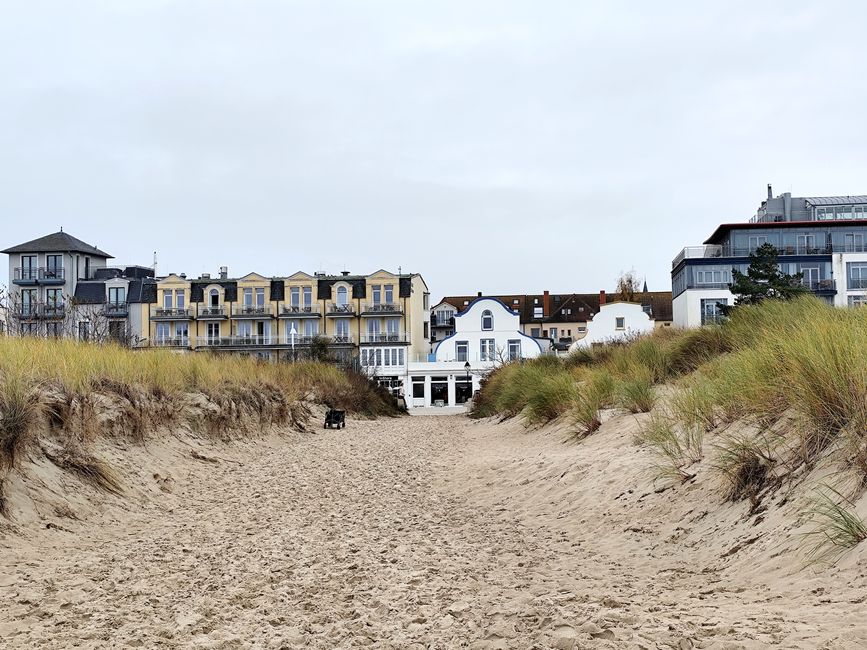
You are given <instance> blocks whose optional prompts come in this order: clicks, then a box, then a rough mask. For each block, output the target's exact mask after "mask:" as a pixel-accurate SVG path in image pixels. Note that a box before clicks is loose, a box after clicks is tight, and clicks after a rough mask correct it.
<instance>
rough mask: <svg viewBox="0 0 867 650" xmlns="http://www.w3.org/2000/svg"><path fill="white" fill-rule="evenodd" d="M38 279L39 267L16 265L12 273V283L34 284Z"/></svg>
mask: <svg viewBox="0 0 867 650" xmlns="http://www.w3.org/2000/svg"><path fill="white" fill-rule="evenodd" d="M38 280H39V269H37V268H36V267H27V266H25V267H20V266H19V267H17V268H16V269H15V270H14V271H13V273H12V282H13V283H14V284H36V282H37V281H38Z"/></svg>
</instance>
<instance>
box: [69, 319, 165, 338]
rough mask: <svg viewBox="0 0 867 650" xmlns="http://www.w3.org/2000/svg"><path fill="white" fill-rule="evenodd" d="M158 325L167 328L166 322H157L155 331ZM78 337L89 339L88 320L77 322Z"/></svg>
mask: <svg viewBox="0 0 867 650" xmlns="http://www.w3.org/2000/svg"><path fill="white" fill-rule="evenodd" d="M160 325H165V326H166V328H168V326H169V324H168V323H157V332H159V329H160ZM78 338H79V340H81V341H89V340H90V321H87V320H83V321H79V322H78Z"/></svg>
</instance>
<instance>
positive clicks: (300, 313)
mask: <svg viewBox="0 0 867 650" xmlns="http://www.w3.org/2000/svg"><path fill="white" fill-rule="evenodd" d="M280 318H319V305H283V306H282V307H281V308H280Z"/></svg>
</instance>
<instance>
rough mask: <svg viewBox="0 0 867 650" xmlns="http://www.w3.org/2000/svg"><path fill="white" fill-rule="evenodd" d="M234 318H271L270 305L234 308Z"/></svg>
mask: <svg viewBox="0 0 867 650" xmlns="http://www.w3.org/2000/svg"><path fill="white" fill-rule="evenodd" d="M232 317H234V318H270V317H271V306H270V305H241V306H237V307H232Z"/></svg>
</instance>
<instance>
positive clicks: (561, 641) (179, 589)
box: [0, 416, 867, 649]
mask: <svg viewBox="0 0 867 650" xmlns="http://www.w3.org/2000/svg"><path fill="white" fill-rule="evenodd" d="M635 426H636V420H635V418H633V417H632V416H618V417H616V418H613V419H609V420H608V421H607V422H606V423H605V425H604V426H603V428H602V430H601V431H600V432H599V433H598V434H597V435H595V436H594V437H592V438H589V439H588V440H585V441H584V442H582V443H580V444H574V443H570V442H567V438H568V436H567V431H566V427H565V425H562V424H559V425H558V424H555V425H554V426H551V427H548V428H545V429H542V430H539V431H534V432H527V431H525V430H524V429H523V427H521V426H520V424H519V423H517V422H510V423H506V424H496V423H494V422H481V423H476V422H472V421H470V420H468V419H466V418H463V417H412V418H410V417H406V418H400V419H395V420H384V421H375V422H364V421H349V423H348V425H347V428H346V429H345V430H340V431H322V430H312V431H311V432H309V433H306V434H286V435H268V436H265V437H263V438H262V439H261V440H256V441H253V442H249V443H244V444H240V443H235V444H232V445H215V444H212V443H208V444H204V443H202V442H201V441H196V440H194V439H191V438H185V437H184V436H178V437H177V438H176V439H170V440H165V441H160V442H159V443H157V442H152V443H150V444H149V445H148V447H147V449H141V448H140V447H135V446H128V447H106V448H105V449H103V450H102V451H103V454H104V455H107V456H109V457H110V458H111V459H113V462H114V463H115V464H116V465H117V466H119V467H120V468H121V470H122V475H123V477H124V480H125V482H126V483H127V485H128V488H127V491H126V494H125V495H124V496H123V497H115V496H111V495H106V494H104V493H100V492H98V491H97V490H95V489H94V488H91V487H88V486H85V485H83V484H81V483H80V482H77V481H76V480H75V479H73V478H70V477H67V476H63V475H61V474H59V473H58V472H56V471H54V470H52V469H51V467H49V466H47V465H45V464H44V463H43V464H41V465H36V466H31V467H30V468H29V470H28V471H27V472H26V473H27V476H26V477H25V478H23V479H19V480H18V482H17V483H16V484H15V485H13V486H12V487H13V488H14V490H15V491H16V494H18V496H17V497H16V498H17V501H16V510H15V513H14V515H15V517H16V522H17V523H16V526H15V528H14V529H12V530H7V531H6V532H5V533H4V534H3V537H2V538H0V639H2V644H0V645H2V646H3V647H6V648H43V647H44V648H67V647H70V648H71V647H77V648H125V647H142V648H342V647H347V648H348V647H376V648H462V647H469V648H677V649H687V648H719V649H723V648H731V649H734V648H764V647H782V648H862V647H865V646H867V621H865V617H864V616H863V614H864V613H865V612H867V607H865V604H864V602H863V601H864V600H865V596H867V591H865V587H867V579H865V570H864V568H863V567H864V566H865V563H864V562H863V559H864V555H863V550H862V549H856V550H855V551H852V552H850V554H848V555H847V556H846V557H844V558H843V560H841V561H840V563H839V564H838V565H837V566H835V567H832V568H822V569H821V570H819V569H815V568H809V567H808V568H804V567H803V563H802V562H801V560H800V559H799V558H798V556H797V548H798V547H797V540H798V531H799V530H800V529H799V526H802V522H799V521H798V517H797V507H798V504H797V499H791V503H790V504H788V505H783V506H780V507H776V506H775V507H774V508H772V509H769V511H768V512H766V513H765V515H764V517H761V515H759V516H758V517H756V516H754V517H749V516H747V509H748V508H747V507H746V505H744V504H724V503H722V500H721V498H720V496H719V493H718V489H716V488H715V486H714V484H713V481H712V480H711V479H710V478H709V475H708V477H700V479H701V480H696V481H695V482H692V483H691V484H688V485H684V486H678V487H677V488H675V489H670V490H664V491H661V492H656V491H655V488H656V487H658V486H656V485H654V483H653V481H652V477H650V476H649V475H648V473H647V467H648V465H649V463H650V460H649V455H648V452H647V451H646V450H642V449H639V448H637V447H635V446H634V445H633V444H632V443H631V431H632V430H633V429H634V427H635ZM191 447H194V448H195V450H196V453H197V455H198V456H199V458H198V459H196V458H193V457H192V455H191V454H190V451H191ZM760 517H761V519H760ZM759 519H760V520H759ZM46 526H48V527H46Z"/></svg>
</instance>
